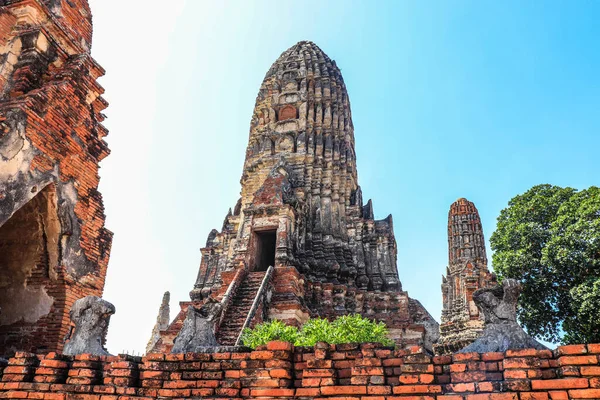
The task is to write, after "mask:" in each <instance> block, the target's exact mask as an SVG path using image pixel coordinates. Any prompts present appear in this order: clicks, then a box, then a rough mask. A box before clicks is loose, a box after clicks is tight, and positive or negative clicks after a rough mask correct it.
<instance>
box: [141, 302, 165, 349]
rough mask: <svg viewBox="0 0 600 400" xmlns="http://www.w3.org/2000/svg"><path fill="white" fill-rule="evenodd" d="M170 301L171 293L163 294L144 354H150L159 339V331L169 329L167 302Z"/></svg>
mask: <svg viewBox="0 0 600 400" xmlns="http://www.w3.org/2000/svg"><path fill="white" fill-rule="evenodd" d="M170 301H171V293H170V292H165V294H164V295H163V299H162V302H161V304H160V308H159V309H158V316H157V317H156V324H154V328H153V329H152V336H151V337H150V340H149V341H148V344H147V345H146V353H148V352H150V350H152V348H154V345H155V344H156V342H158V339H160V331H164V330H165V329H167V328H168V327H169V322H170V321H171V318H170V307H169V302H170Z"/></svg>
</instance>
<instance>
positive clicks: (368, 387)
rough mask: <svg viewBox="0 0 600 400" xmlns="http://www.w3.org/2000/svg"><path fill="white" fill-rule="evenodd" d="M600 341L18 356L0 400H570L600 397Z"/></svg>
mask: <svg viewBox="0 0 600 400" xmlns="http://www.w3.org/2000/svg"><path fill="white" fill-rule="evenodd" d="M599 357H600V344H589V345H571V346H563V347H559V348H558V349H557V350H555V351H554V352H552V351H550V350H541V351H540V350H530V349H527V350H516V351H508V352H506V353H484V354H477V353H466V354H454V355H446V356H437V357H432V356H430V355H428V354H427V353H426V352H424V351H423V350H422V348H419V347H413V348H410V349H403V350H393V349H390V348H385V347H381V346H380V345H376V344H369V343H367V344H361V345H358V344H344V345H327V344H317V346H315V347H314V348H313V347H310V348H294V347H293V346H292V345H290V344H289V343H283V342H271V343H269V344H267V345H266V346H263V347H262V348H259V349H257V350H256V351H249V352H238V353H214V354H202V353H188V354H149V355H147V356H146V357H143V358H140V357H132V356H128V355H120V356H114V357H113V356H111V357H98V356H90V355H85V354H84V355H79V356H76V357H74V358H73V357H68V356H62V355H58V354H55V353H50V354H48V355H46V356H36V355H34V354H28V353H17V354H16V355H15V357H13V358H11V359H10V360H9V361H8V365H7V366H5V367H3V368H2V382H1V383H0V398H10V399H15V398H37V399H40V398H43V399H72V398H77V399H86V400H116V399H158V398H161V399H162V398H229V399H250V398H271V399H290V398H300V399H325V398H327V399H336V400H342V399H346V400H362V399H371V400H380V399H381V400H383V399H387V400H395V399H407V400H408V399H410V400H417V399H418V400H567V399H599V398H600V362H599Z"/></svg>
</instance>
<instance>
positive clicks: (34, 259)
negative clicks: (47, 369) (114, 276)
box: [0, 0, 112, 355]
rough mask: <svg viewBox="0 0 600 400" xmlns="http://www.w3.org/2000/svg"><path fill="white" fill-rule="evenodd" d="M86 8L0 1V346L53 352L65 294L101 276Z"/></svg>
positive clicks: (76, 0) (97, 106) (98, 138)
mask: <svg viewBox="0 0 600 400" xmlns="http://www.w3.org/2000/svg"><path fill="white" fill-rule="evenodd" d="M91 18H92V17H91V12H90V8H89V6H88V4H87V1H86V0H62V1H61V0H0V355H9V354H10V353H12V352H14V351H15V350H25V351H32V352H38V353H45V352H50V351H61V350H62V347H63V339H64V337H65V335H66V334H67V332H68V330H69V325H70V320H69V310H70V308H71V306H72V305H73V303H74V302H75V301H76V300H77V299H79V298H82V297H85V296H88V295H96V296H100V295H101V294H102V290H103V287H104V279H105V275H106V268H107V264H108V257H109V252H110V246H111V241H112V233H111V232H110V231H108V230H107V229H105V228H104V219H105V216H104V207H103V205H102V196H101V195H100V193H99V192H98V183H99V176H98V163H99V162H100V161H101V160H102V159H104V158H105V157H106V156H107V155H108V154H109V150H108V147H107V144H106V142H105V141H104V140H103V138H104V136H106V134H107V131H106V129H105V128H104V127H103V126H102V124H101V122H102V120H103V119H104V116H103V114H102V110H104V109H105V108H106V107H107V103H106V102H105V101H104V100H103V99H102V97H101V95H102V93H103V89H102V87H101V86H100V85H98V83H97V82H96V80H97V79H98V77H100V76H102V75H103V74H104V70H103V69H102V68H101V67H100V66H99V65H98V64H97V63H96V62H95V61H94V60H93V59H92V57H91V56H90V47H91V42H92V20H91Z"/></svg>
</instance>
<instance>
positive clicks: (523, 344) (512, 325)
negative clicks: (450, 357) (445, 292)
mask: <svg viewBox="0 0 600 400" xmlns="http://www.w3.org/2000/svg"><path fill="white" fill-rule="evenodd" d="M520 293H521V284H520V283H519V282H518V281H517V280H515V279H505V280H504V281H502V284H501V285H496V286H495V287H493V288H484V289H479V290H477V291H476V292H475V293H474V295H473V299H474V300H475V303H476V304H477V307H478V308H479V310H480V311H481V313H482V314H483V315H484V316H485V329H484V330H483V334H482V335H481V337H479V338H478V339H477V340H475V341H474V342H473V343H471V344H470V345H469V346H467V347H465V348H464V349H462V350H461V351H460V353H471V352H476V353H487V352H496V351H497V352H505V351H506V350H518V349H537V350H544V349H546V346H544V345H542V344H541V343H539V342H538V341H537V340H535V339H533V338H532V337H531V336H529V335H528V334H527V333H526V332H525V331H524V330H523V328H521V326H519V324H518V323H517V301H518V300H519V294H520Z"/></svg>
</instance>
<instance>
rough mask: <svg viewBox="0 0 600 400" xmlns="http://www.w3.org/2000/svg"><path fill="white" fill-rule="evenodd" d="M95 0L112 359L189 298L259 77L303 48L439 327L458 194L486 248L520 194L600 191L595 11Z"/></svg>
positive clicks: (235, 187)
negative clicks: (344, 101) (330, 94)
mask: <svg viewBox="0 0 600 400" xmlns="http://www.w3.org/2000/svg"><path fill="white" fill-rule="evenodd" d="M90 4H91V7H92V12H93V15H94V44H93V48H92V54H93V56H94V57H95V58H96V60H97V61H98V62H99V63H100V64H101V65H103V66H104V67H105V68H106V70H107V74H106V76H105V77H103V78H102V79H101V81H100V82H101V84H102V85H103V86H104V87H105V89H106V94H105V96H104V97H105V98H106V99H107V100H108V102H109V103H110V107H109V108H108V109H107V111H106V114H107V116H108V119H107V120H106V122H105V125H106V126H107V127H108V128H109V130H110V135H109V137H108V138H107V140H108V142H109V145H110V147H111V149H112V154H111V156H110V157H108V158H107V159H106V160H105V161H103V162H102V164H101V166H102V169H101V177H102V181H101V187H100V189H101V191H102V193H103V194H104V199H105V205H106V213H107V227H108V228H109V229H110V230H112V231H113V232H114V233H115V236H114V241H113V248H112V255H111V260H110V264H109V269H108V275H107V281H106V288H105V292H104V297H105V298H106V299H107V300H109V301H111V302H112V303H114V304H115V306H116V309H117V312H116V314H115V315H114V316H113V318H112V321H111V325H110V329H109V335H108V348H109V350H110V351H111V352H113V353H117V352H121V351H122V350H129V351H130V352H131V351H136V352H142V351H143V349H144V347H145V345H146V342H147V341H148V339H149V336H150V332H151V330H152V327H153V325H154V322H155V319H156V315H157V311H158V306H159V304H160V301H161V298H162V294H163V292H164V291H166V290H170V291H171V316H172V317H174V316H175V314H176V312H177V311H178V310H179V305H178V301H180V300H188V299H189V297H188V292H189V291H190V290H191V289H192V286H193V284H194V281H195V278H196V274H197V271H198V266H199V264H200V252H199V248H200V247H203V246H204V244H205V242H206V238H207V236H208V233H209V232H210V230H211V229H212V228H218V229H220V227H221V225H222V222H223V219H224V217H225V215H226V213H227V210H228V208H229V207H233V206H234V205H235V202H236V201H237V199H238V197H239V191H240V185H239V179H240V176H241V173H242V164H243V160H244V155H245V148H246V143H247V138H248V130H249V124H250V117H251V115H252V110H253V106H254V101H255V98H256V94H257V92H258V89H259V86H260V83H261V81H262V79H263V77H264V75H265V73H266V72H267V70H268V69H269V67H270V65H271V64H272V63H273V61H275V59H276V58H277V57H278V56H279V55H280V53H282V52H283V51H284V50H286V49H287V48H289V47H290V46H292V45H293V44H295V43H296V42H298V41H300V40H311V41H313V42H315V43H316V44H317V45H318V46H319V47H321V48H322V49H323V50H324V51H325V52H326V53H327V54H328V55H329V57H331V58H332V59H334V60H336V62H337V65H338V66H339V67H340V68H341V70H342V74H343V76H344V80H345V82H346V86H347V88H348V92H349V96H350V101H351V105H352V114H353V121H354V127H355V137H356V153H357V157H358V172H359V182H360V184H361V186H362V188H363V196H364V198H365V201H366V200H367V199H369V198H371V199H373V202H374V208H375V216H376V217H377V218H385V217H386V216H387V215H388V214H390V213H391V214H393V216H394V228H395V234H396V240H397V242H398V269H399V274H400V279H401V280H402V283H403V288H404V290H407V291H408V292H409V294H410V295H411V296H412V297H414V298H417V299H418V300H420V301H421V302H422V303H423V304H424V305H425V307H426V308H427V309H428V310H429V312H430V313H431V314H432V315H433V316H434V317H435V318H437V319H438V320H439V316H440V310H441V292H440V283H441V275H442V273H444V271H445V268H446V265H447V261H448V259H447V257H448V256H447V232H446V226H447V214H448V209H449V206H450V204H451V203H452V202H453V201H454V200H456V199H457V198H459V197H466V198H468V199H469V200H471V201H473V202H475V204H476V206H477V207H478V208H479V211H480V214H481V218H482V222H483V228H484V232H485V236H486V240H487V239H489V236H490V235H491V233H492V232H493V230H494V228H495V221H496V217H497V216H498V214H499V212H500V210H501V209H502V208H504V207H505V206H506V205H507V203H508V201H509V200H510V198H511V197H513V196H515V195H517V194H519V193H522V192H524V191H525V190H527V189H529V188H530V187H531V186H533V185H535V184H540V183H551V184H555V185H564V186H572V187H575V188H578V189H581V188H586V187H589V186H591V185H598V184H599V182H600V181H599V177H600V161H599V154H600V151H599V147H600V136H599V133H600V132H599V131H600V74H599V71H600V48H599V44H598V43H599V40H600V24H598V18H599V17H600V2H598V1H589V0H579V1H573V2H568V1H541V0H535V1H528V2H521V1H502V2H499V1H467V0H455V1H430V2H422V1H373V0H370V1H350V0H347V1H321V0H319V1H313V0H305V1H302V2H297V1H281V0H277V1H249V0H244V1H241V0H240V1H203V0H189V1H184V0H169V1H168V2H165V1H160V2H159V1H154V0H127V1H122V0H90ZM488 248H489V246H488ZM488 258H490V260H491V252H490V251H489V250H488ZM490 264H491V261H490Z"/></svg>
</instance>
